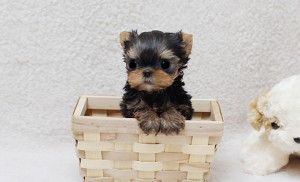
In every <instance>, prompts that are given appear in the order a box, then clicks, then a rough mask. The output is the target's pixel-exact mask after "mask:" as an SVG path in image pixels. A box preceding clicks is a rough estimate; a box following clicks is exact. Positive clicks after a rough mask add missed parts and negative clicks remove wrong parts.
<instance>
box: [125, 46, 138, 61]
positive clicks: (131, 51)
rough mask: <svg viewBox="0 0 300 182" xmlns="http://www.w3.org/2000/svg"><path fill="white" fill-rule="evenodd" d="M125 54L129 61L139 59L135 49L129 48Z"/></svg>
mask: <svg viewBox="0 0 300 182" xmlns="http://www.w3.org/2000/svg"><path fill="white" fill-rule="evenodd" d="M126 54H127V56H128V57H129V58H130V59H138V57H139V54H138V52H137V50H136V49H135V48H130V49H129V50H128V51H127V52H126Z"/></svg>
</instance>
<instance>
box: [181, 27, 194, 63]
mask: <svg viewBox="0 0 300 182" xmlns="http://www.w3.org/2000/svg"><path fill="white" fill-rule="evenodd" d="M182 40H183V47H184V49H185V55H184V56H185V57H189V55H190V54H191V53H192V47H193V35H192V34H186V33H183V32H182Z"/></svg>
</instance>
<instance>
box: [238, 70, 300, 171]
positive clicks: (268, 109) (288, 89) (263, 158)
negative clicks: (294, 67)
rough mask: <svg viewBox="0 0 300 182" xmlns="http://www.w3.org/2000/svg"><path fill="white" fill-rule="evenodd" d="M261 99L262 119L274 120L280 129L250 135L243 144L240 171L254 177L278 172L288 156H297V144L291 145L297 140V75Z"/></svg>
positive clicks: (299, 113) (299, 102)
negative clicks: (264, 101)
mask: <svg viewBox="0 0 300 182" xmlns="http://www.w3.org/2000/svg"><path fill="white" fill-rule="evenodd" d="M263 99H266V100H267V104H266V105H265V106H264V107H262V108H261V110H260V111H261V114H262V116H264V117H266V118H274V117H276V118H278V122H279V124H280V128H279V129H277V130H275V129H272V128H271V129H268V128H261V130H260V131H253V132H252V133H251V134H250V136H249V137H248V139H246V141H245V143H244V146H243V148H242V162H243V164H244V170H245V172H247V173H250V174H258V175H265V174H269V173H273V172H275V171H278V170H279V169H281V168H282V167H283V166H285V165H286V164H287V163H288V161H289V157H290V156H291V155H292V154H296V155H298V156H299V155H300V144H298V143H296V142H295V141H294V138H298V137H300V75H295V76H292V77H289V78H287V79H284V80H283V81H281V82H280V83H278V84H277V85H275V86H274V87H273V88H272V89H271V90H270V91H269V92H268V94H267V95H265V96H264V97H263ZM249 117H252V116H251V114H250V116H249Z"/></svg>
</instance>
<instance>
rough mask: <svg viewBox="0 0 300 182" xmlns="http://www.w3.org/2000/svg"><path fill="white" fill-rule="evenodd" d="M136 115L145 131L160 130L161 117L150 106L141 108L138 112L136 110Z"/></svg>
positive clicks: (154, 131) (155, 131) (148, 132)
mask: <svg viewBox="0 0 300 182" xmlns="http://www.w3.org/2000/svg"><path fill="white" fill-rule="evenodd" d="M134 117H135V118H136V119H137V120H138V122H139V126H140V128H141V129H142V130H143V131H144V133H146V134H150V133H155V134H157V133H158V132H159V130H160V118H159V117H158V116H157V114H156V113H155V112H154V111H153V109H152V108H150V107H149V106H148V107H144V108H139V109H138V110H137V111H136V112H134Z"/></svg>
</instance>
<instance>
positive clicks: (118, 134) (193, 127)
mask: <svg viewBox="0 0 300 182" xmlns="http://www.w3.org/2000/svg"><path fill="white" fill-rule="evenodd" d="M94 100H95V101H94ZM96 100H97V101H96ZM93 102H95V103H97V102H99V103H100V104H101V102H102V105H101V106H99V104H98V105H97V104H96V105H93V104H94V103H93ZM118 102H119V98H118V99H115V98H114V99H108V100H105V98H95V97H81V98H80V100H79V102H78V104H77V107H76V109H75V111H74V116H73V133H74V139H75V140H76V141H77V142H76V147H77V155H78V157H79V158H80V169H81V173H82V175H83V176H84V178H85V181H86V182H104V181H110V182H112V181H126V182H127V181H141V182H142V181H143V182H144V181H145V182H146V181H162V182H171V181H172V182H173V181H174V182H175V181H176V182H177V181H187V182H188V181H205V180H206V178H207V174H208V172H209V169H210V163H211V162H212V161H213V159H214V155H215V152H216V145H217V144H218V143H219V142H220V140H221V137H222V131H223V125H222V124H223V123H222V121H223V119H222V116H221V113H220V111H219V110H218V111H212V110H211V109H209V110H210V112H207V111H206V112H205V113H204V112H203V113H201V112H198V111H197V109H195V110H196V114H195V115H196V116H195V118H196V120H194V121H187V123H186V129H185V130H184V131H183V132H180V134H179V135H175V136H166V135H163V134H158V135H145V134H143V133H142V132H141V131H140V129H139V128H138V126H137V124H136V121H135V120H134V119H128V118H121V117H120V115H119V112H118V111H117V110H116V109H118V105H116V104H117V103H118ZM105 103H106V104H105ZM215 103H216V104H217V102H215ZM107 104H111V105H107ZM211 105H212V104H211V103H210V108H212V107H211ZM102 107H103V108H102ZM201 107H203V106H202V105H201ZM201 107H199V108H201ZM217 107H218V104H217ZM105 108H108V109H107V110H106V109H105ZM203 108H204V107H203ZM217 109H219V107H218V108H217ZM198 110H199V109H198ZM197 112H198V114H197ZM213 112H215V113H213ZM216 112H218V113H216ZM209 113H210V114H209ZM203 116H204V117H203ZM199 119H201V120H204V119H205V120H206V121H198V120H199ZM216 119H219V120H221V121H219V122H216V121H212V120H216ZM211 122H216V123H214V125H211Z"/></svg>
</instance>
